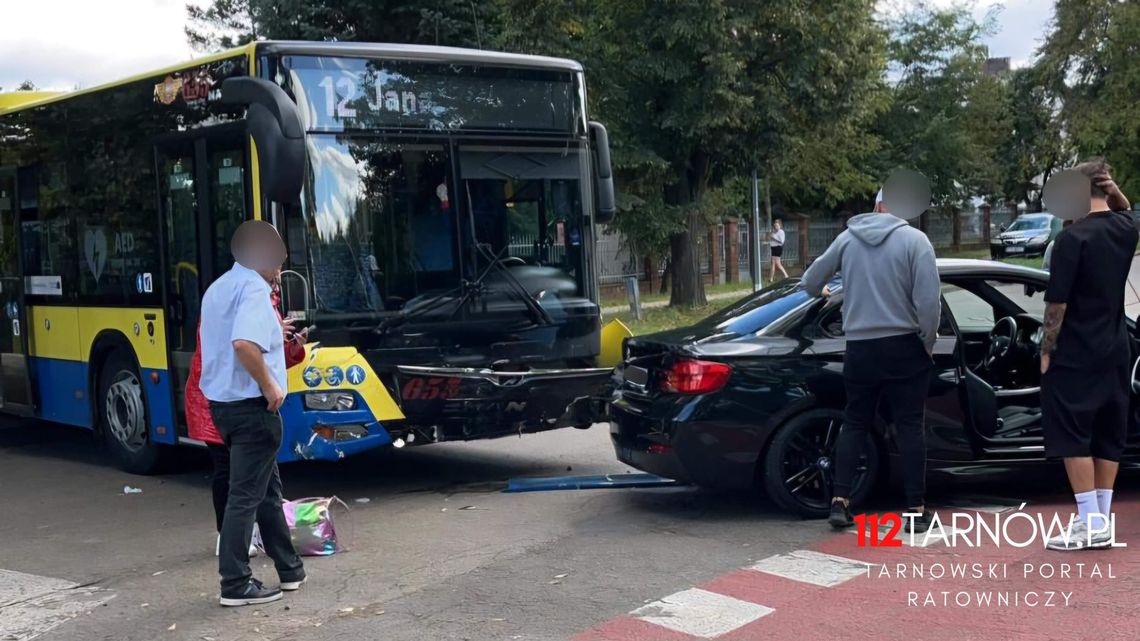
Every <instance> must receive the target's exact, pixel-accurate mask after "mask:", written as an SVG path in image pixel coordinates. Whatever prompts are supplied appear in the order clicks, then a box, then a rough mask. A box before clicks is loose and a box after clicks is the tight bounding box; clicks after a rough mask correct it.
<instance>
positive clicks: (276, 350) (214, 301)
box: [199, 263, 288, 403]
mask: <svg viewBox="0 0 1140 641" xmlns="http://www.w3.org/2000/svg"><path fill="white" fill-rule="evenodd" d="M270 292H271V290H270V288H269V283H267V282H265V279H264V278H262V277H261V274H258V273H257V272H255V271H253V270H252V269H248V268H246V267H242V266H241V265H239V264H237V263H234V266H233V268H232V269H230V270H229V271H228V272H226V273H225V274H222V276H221V278H219V279H218V280H216V281H214V284H212V285H210V287H209V289H207V290H206V295H205V296H203V297H202V314H201V318H202V326H201V330H200V332H199V335H200V338H199V340H200V341H201V345H199V349H201V350H202V379H201V382H200V383H199V387H201V388H202V394H203V395H204V396H205V397H206V398H207V399H209V400H211V401H215V402H220V403H230V402H233V401H242V400H246V399H251V398H259V397H261V396H262V394H261V386H259V385H258V384H257V381H255V380H254V379H253V377H252V376H250V375H249V372H248V371H246V369H245V367H243V366H242V364H241V361H239V360H238V358H237V354H236V353H235V352H234V345H233V343H234V341H238V340H241V341H248V342H250V343H253V344H254V345H257V346H258V347H259V348H261V353H262V355H263V357H264V358H265V364H266V366H267V367H268V368H269V373H270V375H271V376H273V378H274V380H276V381H277V384H278V385H280V386H281V390H282V391H288V379H287V378H286V374H285V339H284V336H283V335H282V333H281V323H280V321H279V320H278V318H277V312H276V311H275V310H274V309H273V301H272V300H271V299H270Z"/></svg>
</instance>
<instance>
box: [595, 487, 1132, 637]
mask: <svg viewBox="0 0 1140 641" xmlns="http://www.w3.org/2000/svg"><path fill="white" fill-rule="evenodd" d="M1116 507H1117V509H1116V510H1115V511H1116V512H1117V540H1118V541H1124V542H1128V543H1130V545H1131V546H1132V547H1129V548H1118V549H1114V550H1102V551H1088V552H1084V553H1075V554H1074V553H1058V552H1051V551H1047V550H1044V549H1042V548H1041V546H1040V545H1036V546H1029V547H1012V546H1004V547H1001V546H988V547H980V548H974V547H966V548H960V547H957V548H956V547H948V546H947V545H946V543H945V540H944V539H943V538H942V537H935V538H934V539H932V540H931V541H930V542H929V543H930V544H929V545H926V546H924V545H922V543H923V537H918V536H916V537H915V544H914V545H909V538H910V537H909V536H900V537H899V538H900V540H902V541H903V545H902V546H901V547H893V548H888V547H861V546H858V544H857V539H856V538H855V537H853V536H850V535H848V534H843V533H840V534H836V535H834V536H830V537H827V538H825V539H823V540H822V541H820V542H819V543H818V544H816V545H814V546H812V548H813V549H805V550H795V551H792V552H787V553H783V554H776V555H773V556H770V557H768V558H765V559H763V560H761V561H758V562H756V563H754V564H753V565H751V566H748V567H745V568H740V569H737V570H734V571H732V572H729V573H728V574H725V575H722V576H719V577H716V578H714V579H712V580H710V581H708V582H705V583H703V584H701V585H698V586H695V587H693V588H689V589H685V590H681V591H680V592H677V593H675V594H672V595H670V596H667V597H664V598H662V599H660V600H658V601H654V602H653V603H649V604H647V605H644V606H642V607H640V608H637V609H636V610H633V611H632V612H630V613H629V614H627V615H623V616H620V617H617V618H615V619H612V620H610V621H606V622H604V623H602V624H601V625H599V626H596V627H595V628H593V629H591V630H588V631H586V632H583V633H582V634H580V635H578V636H576V637H574V639H575V641H696V640H699V639H717V640H723V641H760V640H764V641H778V640H783V639H786V640H788V641H804V640H806V639H816V638H877V639H882V640H887V641H894V640H898V641H902V640H904V639H906V640H913V639H915V638H927V637H915V636H914V634H915V631H916V630H928V631H930V630H942V631H943V633H945V632H947V631H953V638H955V639H956V640H957V641H973V640H977V641H991V640H993V639H1009V640H1011V641H1022V640H1025V641H1029V640H1034V641H1036V640H1037V639H1047V638H1073V639H1077V638H1080V639H1084V638H1097V639H1102V640H1108V639H1113V640H1117V639H1118V640H1120V641H1124V640H1125V639H1127V640H1128V641H1136V639H1140V633H1138V632H1137V631H1138V630H1140V611H1138V610H1137V608H1136V605H1135V604H1136V600H1135V599H1136V597H1135V594H1136V589H1137V588H1140V500H1124V499H1120V498H1118V500H1117V506H1116ZM1009 509H1011V508H1008V507H988V506H984V505H983V506H978V507H972V506H971V507H969V508H965V507H962V508H956V511H958V512H965V511H967V510H970V511H974V512H981V513H997V512H1003V511H1008V510H1009ZM1068 510H1069V506H1068V504H1067V503H1058V504H1057V505H1049V506H1040V505H1039V506H1034V510H1032V511H1035V512H1040V513H1041V514H1043V515H1045V516H1046V517H1047V518H1051V517H1052V516H1053V515H1054V514H1056V513H1061V514H1062V515H1067V512H1068ZM939 515H940V516H941V517H943V518H947V517H949V516H950V510H945V511H940V513H939ZM946 530H947V533H949V532H948V530H949V528H946ZM953 563H981V564H983V565H986V564H998V565H1001V566H1008V568H1009V573H1010V574H1009V576H1008V577H1001V578H998V579H994V578H992V577H974V578H971V577H965V578H960V579H957V580H954V579H950V580H947V581H938V580H934V579H932V578H931V577H907V578H905V579H883V578H881V577H878V576H877V570H878V569H879V568H882V567H884V566H887V567H891V568H894V567H897V566H900V565H901V566H905V567H912V565H918V566H924V565H925V566H931V565H941V566H949V565H951V564H953ZM1065 563H1069V564H1076V563H1085V564H1089V565H1091V564H1094V563H1097V564H1101V565H1102V566H1107V565H1108V564H1111V566H1112V569H1111V572H1112V573H1113V574H1114V575H1115V576H1114V577H1113V578H1108V577H1104V578H1098V579H1089V580H1078V579H1073V578H1064V579H1061V578H1058V579H1052V578H1050V579H1048V580H1043V579H1042V578H1041V577H1026V576H1022V575H1021V574H1019V571H1020V570H1022V569H1023V567H1024V566H1025V565H1026V564H1052V565H1057V566H1060V565H1061V564H1065ZM1103 569H1104V568H1102V570H1103ZM941 590H955V591H959V592H962V593H966V594H967V595H968V596H969V598H970V599H975V598H980V597H976V596H975V594H977V593H984V592H991V591H1009V592H1017V591H1023V592H1026V593H1033V594H1037V595H1038V596H1036V597H1034V605H1032V607H1033V610H1032V613H1033V614H1032V616H1026V612H1027V611H1026V610H1023V609H1018V608H1017V607H1008V606H998V605H994V604H992V603H990V602H987V603H985V604H984V605H983V604H981V602H978V601H975V602H974V607H957V606H955V605H954V604H953V603H949V604H947V605H942V606H939V607H916V606H915V601H914V600H912V599H911V598H910V595H911V594H912V593H913V592H915V591H919V592H922V593H923V594H926V592H928V591H930V592H932V593H937V594H941V593H940V592H939V591H941ZM1053 591H1056V593H1055V594H1053ZM1064 591H1067V593H1068V594H1069V595H1070V596H1069V597H1062V596H1061V594H1062V592H1064ZM1047 593H1048V594H1053V596H1051V597H1050V596H1047ZM955 594H957V592H955ZM938 598H940V599H941V598H943V597H941V596H940V597H938ZM959 598H960V597H959ZM1069 598H1071V602H1069V601H1063V600H1064V599H1069ZM951 599H953V597H951ZM1046 599H1050V600H1052V601H1053V602H1055V605H1057V606H1058V607H1050V608H1045V607H1038V606H1039V605H1041V604H1043V603H1044V602H1045V600H1046ZM1026 607H1028V606H1026ZM852 635H856V636H852ZM939 638H941V635H940V636H939Z"/></svg>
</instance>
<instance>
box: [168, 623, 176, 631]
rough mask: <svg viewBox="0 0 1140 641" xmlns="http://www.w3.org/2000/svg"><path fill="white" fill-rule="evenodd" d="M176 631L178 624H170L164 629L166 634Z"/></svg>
mask: <svg viewBox="0 0 1140 641" xmlns="http://www.w3.org/2000/svg"><path fill="white" fill-rule="evenodd" d="M177 629H178V624H177V623H171V624H170V627H169V628H167V629H166V631H167V632H174V631H175V630H177Z"/></svg>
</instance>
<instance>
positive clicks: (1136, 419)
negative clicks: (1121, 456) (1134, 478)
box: [1128, 316, 1140, 449]
mask: <svg viewBox="0 0 1140 641" xmlns="http://www.w3.org/2000/svg"><path fill="white" fill-rule="evenodd" d="M1129 330H1130V332H1129V334H1128V339H1129V340H1128V342H1129V344H1130V346H1131V348H1132V349H1131V352H1132V370H1131V372H1132V373H1131V376H1132V383H1131V391H1132V404H1131V410H1132V411H1130V412H1129V413H1128V448H1129V449H1134V448H1140V316H1137V318H1136V322H1135V323H1134V324H1132V326H1131V327H1130V328H1129Z"/></svg>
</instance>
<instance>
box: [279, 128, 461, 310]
mask: <svg viewBox="0 0 1140 641" xmlns="http://www.w3.org/2000/svg"><path fill="white" fill-rule="evenodd" d="M310 145H311V147H310V149H311V151H310V157H309V159H310V162H311V163H312V165H313V172H312V176H311V177H310V182H309V184H308V185H307V189H306V193H305V202H304V214H305V221H304V225H305V229H306V231H307V234H308V250H309V255H310V257H311V260H312V265H313V289H314V291H315V293H316V301H315V302H316V307H317V308H318V309H319V310H320V311H323V312H331V313H339V314H346V313H347V314H368V313H375V312H380V311H384V310H397V309H400V308H402V307H403V306H404V304H405V303H406V302H407V301H409V300H411V299H412V298H414V297H416V296H419V295H423V294H426V293H430V292H433V291H439V290H447V289H451V288H454V287H456V286H457V285H458V284H459V273H458V268H457V265H458V259H457V255H456V252H457V246H456V242H455V238H456V229H455V228H456V222H457V219H456V214H455V209H456V208H455V206H454V204H453V203H454V199H453V195H452V194H451V193H449V192H450V187H449V185H450V179H449V176H448V171H447V169H448V156H447V153H446V151H445V149H444V146H443V145H442V144H433V145H429V144H422V145H421V144H403V143H395V142H391V143H389V142H384V143H374V142H370V141H359V142H352V143H345V142H342V141H341V140H339V139H337V138H335V137H333V136H324V135H321V136H313V137H312V142H311V143H310ZM287 233H288V234H289V235H293V234H295V233H296V230H290V231H289V232H287ZM291 244H292V241H291ZM293 253H295V252H293Z"/></svg>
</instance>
